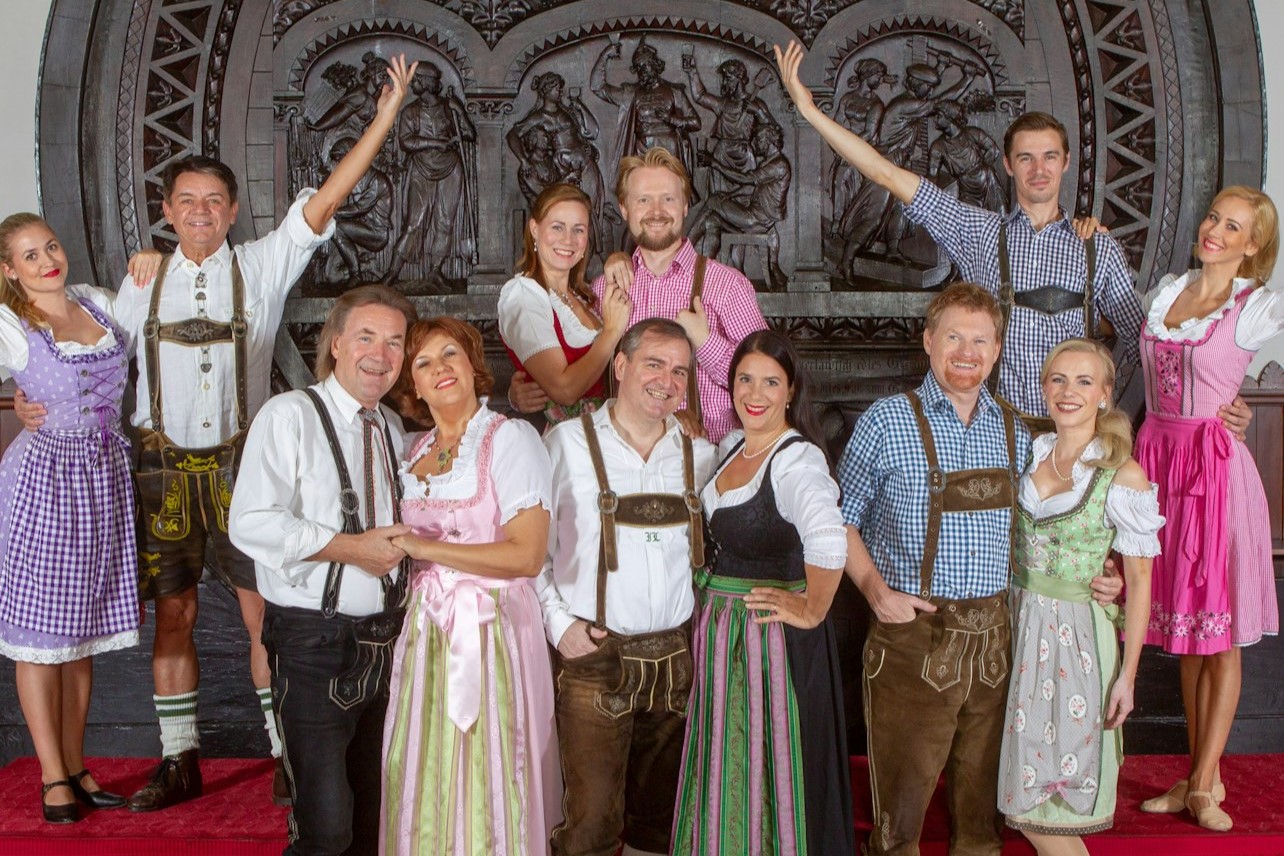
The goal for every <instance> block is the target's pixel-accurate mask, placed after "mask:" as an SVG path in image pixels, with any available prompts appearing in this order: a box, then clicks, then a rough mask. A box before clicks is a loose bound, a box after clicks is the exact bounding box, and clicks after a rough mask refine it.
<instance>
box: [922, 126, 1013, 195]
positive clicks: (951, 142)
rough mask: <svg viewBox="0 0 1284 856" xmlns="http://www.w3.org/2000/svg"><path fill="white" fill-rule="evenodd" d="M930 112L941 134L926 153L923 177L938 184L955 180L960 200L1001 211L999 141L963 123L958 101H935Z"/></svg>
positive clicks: (1000, 154)
mask: <svg viewBox="0 0 1284 856" xmlns="http://www.w3.org/2000/svg"><path fill="white" fill-rule="evenodd" d="M934 115H935V119H936V127H937V128H938V129H939V130H940V132H941V136H939V137H937V139H936V141H935V142H933V143H932V147H931V149H930V151H929V153H928V168H927V177H928V178H930V179H932V181H934V182H936V184H937V185H938V186H940V187H944V186H946V185H948V184H949V183H950V182H956V183H957V184H958V192H959V200H960V201H962V202H966V203H968V204H969V205H975V206H977V207H978V208H986V209H988V210H990V211H1000V212H1001V211H1003V210H1004V208H1005V207H1006V205H1005V202H1006V200H1005V199H1004V193H1003V187H1004V184H1005V182H1004V179H1003V172H1002V163H1003V151H1002V150H1001V149H1000V148H999V144H998V143H996V142H994V139H993V138H992V137H991V136H990V135H989V134H987V133H986V132H985V131H983V130H981V129H980V128H978V127H976V126H975V125H969V124H968V123H967V111H966V109H965V108H964V107H963V105H962V104H961V103H959V102H958V101H941V102H939V103H938V104H937V105H936V112H935V114H934Z"/></svg>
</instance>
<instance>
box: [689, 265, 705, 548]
mask: <svg viewBox="0 0 1284 856" xmlns="http://www.w3.org/2000/svg"><path fill="white" fill-rule="evenodd" d="M708 263H709V260H708V259H706V258H705V257H704V256H700V255H697V256H696V260H695V267H694V268H693V269H692V277H691V311H692V312H695V302H696V298H702V297H703V295H704V269H705V267H706V266H707V265H708ZM691 357H692V365H691V373H690V374H688V375H687V410H690V411H691V412H692V414H694V415H695V419H696V422H697V423H699V424H700V425H703V424H704V409H703V408H702V407H701V405H700V386H699V384H697V383H696V366H695V354H692V355H691ZM702 564H703V563H702Z"/></svg>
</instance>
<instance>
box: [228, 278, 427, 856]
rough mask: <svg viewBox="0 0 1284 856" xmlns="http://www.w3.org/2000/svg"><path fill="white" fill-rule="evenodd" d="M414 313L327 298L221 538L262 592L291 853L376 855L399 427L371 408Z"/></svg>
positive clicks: (351, 295)
mask: <svg viewBox="0 0 1284 856" xmlns="http://www.w3.org/2000/svg"><path fill="white" fill-rule="evenodd" d="M414 320H415V310H414V307H413V306H411V305H410V302H409V301H408V300H406V298H405V297H403V296H402V295H401V294H399V293H398V292H395V291H393V290H392V289H390V288H388V287H386V286H382V285H364V286H360V287H358V288H354V289H350V290H349V291H346V292H344V294H343V295H342V296H341V297H339V299H338V300H336V301H335V303H334V306H333V307H332V308H331V310H330V315H329V317H328V318H327V319H326V322H325V325H324V326H323V327H322V329H321V335H320V338H319V341H318V342H317V378H318V382H317V383H315V384H313V385H312V386H309V387H308V388H307V389H302V390H293V391H291V392H287V393H283V394H282V395H278V396H275V397H274V398H272V400H271V401H269V402H268V403H267V404H266V405H264V407H263V409H262V411H260V413H259V415H258V417H257V418H256V419H255V420H254V424H253V425H252V426H251V427H250V433H249V438H248V439H247V440H246V443H245V466H244V469H243V471H242V474H241V478H240V480H239V481H238V482H237V485H236V494H235V496H233V498H232V509H231V524H232V526H231V535H232V540H233V541H234V542H235V543H236V545H237V546H238V547H240V548H242V549H243V550H245V552H246V553H248V554H249V555H250V556H252V557H253V559H254V564H255V568H256V571H257V575H258V584H259V591H260V592H262V594H263V597H264V598H266V599H267V614H266V618H265V619H264V622H263V641H264V643H265V644H266V645H267V649H268V657H269V661H270V663H271V667H272V691H273V698H274V700H275V702H276V712H277V717H278V719H279V720H280V723H281V739H282V741H283V743H284V744H285V759H286V769H287V771H288V773H289V776H288V778H289V780H290V784H291V788H292V791H293V795H294V811H293V812H292V813H291V815H290V823H289V825H290V845H289V846H288V847H287V848H286V849H285V852H286V854H290V856H304V854H307V856H316V854H339V853H345V854H350V856H361V855H362V854H370V856H373V854H374V853H376V852H377V851H378V840H379V809H380V794H381V782H382V779H381V768H382V763H381V762H382V754H381V752H380V747H381V746H382V743H383V721H384V714H385V712H386V711H387V707H388V681H389V677H390V676H391V671H392V657H393V645H394V643H395V642H396V639H397V635H398V633H399V631H400V630H401V620H402V616H403V614H404V609H403V605H402V601H403V600H404V597H405V586H406V571H405V568H400V569H399V566H400V565H401V563H402V560H403V559H404V558H405V553H404V552H403V551H402V550H401V549H400V548H399V547H397V546H394V545H393V543H392V539H393V538H395V537H397V536H398V535H404V534H406V533H407V532H409V531H410V527H408V526H404V525H401V523H400V521H401V517H400V507H399V499H400V481H399V480H398V477H397V465H398V463H399V462H400V460H401V452H402V425H401V420H400V419H399V418H398V417H397V415H396V414H395V413H393V412H392V411H391V410H389V409H388V408H386V407H382V406H380V404H379V400H380V399H381V398H383V396H384V395H385V394H387V392H388V390H390V389H391V388H392V386H393V384H394V383H395V382H396V380H397V376H398V373H399V372H400V370H401V365H402V363H403V362H404V358H405V341H406V330H407V328H408V327H409V325H410V324H411V323H413V322H414Z"/></svg>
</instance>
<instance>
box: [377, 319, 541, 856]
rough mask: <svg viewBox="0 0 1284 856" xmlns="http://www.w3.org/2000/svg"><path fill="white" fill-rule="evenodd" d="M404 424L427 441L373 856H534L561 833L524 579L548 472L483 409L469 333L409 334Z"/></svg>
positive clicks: (526, 429)
mask: <svg viewBox="0 0 1284 856" xmlns="http://www.w3.org/2000/svg"><path fill="white" fill-rule="evenodd" d="M406 354H407V359H406V362H405V364H404V367H403V369H402V372H403V381H408V383H404V384H403V391H402V393H401V396H402V399H403V401H402V405H403V407H402V411H403V412H404V413H406V414H407V415H409V416H411V417H412V418H415V419H417V420H419V421H421V422H424V423H426V424H430V425H432V426H433V427H432V430H430V431H429V432H428V433H427V434H424V435H423V436H422V437H420V438H419V440H418V441H417V442H416V443H414V444H413V446H412V447H411V449H410V453H409V455H408V457H407V460H406V462H405V463H404V464H403V465H402V467H401V474H400V478H401V483H402V487H403V499H402V503H401V514H402V520H403V521H404V522H405V523H407V524H409V525H410V526H412V527H414V532H413V534H410V535H405V536H402V537H399V538H394V539H393V542H392V543H393V544H394V545H396V546H398V547H400V548H402V549H403V550H405V551H406V554H407V555H408V556H409V557H410V559H411V560H412V562H413V566H412V571H411V575H410V587H409V594H408V595H407V601H406V623H405V628H404V629H403V630H402V633H401V638H400V639H399V640H398V642H397V648H396V654H395V659H394V663H393V672H392V680H391V686H390V689H389V703H388V717H387V722H386V725H385V728H384V746H383V752H384V784H383V817H382V818H381V821H380V836H379V844H380V852H381V853H423V854H427V853H435V854H446V853H451V854H473V853H483V852H484V853H495V854H521V856H529V854H536V853H544V852H545V851H546V849H547V841H548V836H549V833H550V832H551V831H552V829H553V827H554V826H555V825H556V824H557V823H558V822H560V820H561V775H560V767H559V764H558V757H557V738H556V736H555V735H554V730H553V679H552V672H551V670H550V666H549V657H548V645H547V643H545V641H544V622H543V617H542V614H541V612H540V606H539V599H538V598H537V596H536V594H535V588H534V585H533V583H534V580H533V578H534V577H535V575H536V574H538V573H539V571H540V569H541V568H542V567H543V565H544V557H545V554H546V552H547V550H548V531H549V511H548V509H549V506H550V498H549V497H550V493H551V480H552V470H551V467H550V466H549V462H548V455H547V454H546V453H545V451H544V446H543V444H542V443H541V442H540V439H539V435H538V434H537V433H536V432H535V430H534V429H533V428H531V427H530V425H528V424H526V423H525V422H522V421H520V420H506V419H505V418H504V417H503V416H501V415H499V414H498V413H495V412H494V411H492V410H490V409H489V408H487V407H486V399H485V398H484V396H485V395H486V393H488V392H490V390H491V387H492V386H493V385H494V378H493V377H492V376H491V374H490V372H489V371H488V370H487V368H486V361H485V356H484V355H483V353H482V339H481V334H480V333H478V332H477V330H476V329H475V328H474V327H472V326H471V325H470V324H468V323H466V322H464V321H460V320H458V319H455V318H448V317H438V318H430V319H428V320H427V321H420V322H418V323H416V324H414V325H413V326H412V327H411V328H410V331H409V333H408V335H407V339H406Z"/></svg>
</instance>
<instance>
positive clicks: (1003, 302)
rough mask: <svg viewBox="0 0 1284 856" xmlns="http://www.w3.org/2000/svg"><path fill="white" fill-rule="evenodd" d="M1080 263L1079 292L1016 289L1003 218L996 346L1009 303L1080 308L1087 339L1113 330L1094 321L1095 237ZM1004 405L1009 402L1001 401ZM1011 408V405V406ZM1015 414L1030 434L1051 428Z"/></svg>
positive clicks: (1049, 311) (1047, 309)
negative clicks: (1083, 269)
mask: <svg viewBox="0 0 1284 856" xmlns="http://www.w3.org/2000/svg"><path fill="white" fill-rule="evenodd" d="M1083 254H1084V263H1085V266H1086V268H1087V275H1086V277H1085V278H1084V283H1083V293H1082V294H1080V293H1079V292H1077V291H1072V290H1070V289H1068V288H1061V287H1060V286H1057V285H1045V286H1042V287H1040V288H1031V289H1025V290H1023V291H1017V290H1016V289H1015V288H1014V286H1013V285H1012V259H1011V256H1010V255H1009V253H1008V224H1007V221H1006V220H1005V221H1004V222H1003V224H1002V225H1001V226H999V309H1000V310H1001V311H1002V313H1003V335H1002V337H1001V341H1000V343H999V344H1000V345H1005V346H1006V344H1007V337H1008V328H1009V326H1010V325H1011V323H1012V308H1013V306H1022V307H1025V308H1026V309H1033V310H1034V311H1036V312H1042V313H1043V314H1044V315H1059V314H1060V313H1062V312H1070V311H1071V310H1074V309H1082V310H1083V335H1084V336H1086V337H1087V338H1089V339H1095V338H1097V332H1098V327H1100V329H1101V333H1102V335H1103V336H1108V335H1110V334H1111V333H1112V332H1113V330H1112V329H1111V327H1110V322H1109V321H1106V320H1104V319H1102V320H1101V321H1100V322H1098V320H1097V297H1096V292H1097V240H1096V236H1092V237H1090V238H1088V240H1086V241H1084V244H1083ZM989 383H990V391H991V392H992V393H995V394H996V397H997V393H998V388H999V372H998V369H995V370H994V371H993V372H992V373H991V375H990V381H989ZM1003 404H1004V405H1006V406H1008V407H1011V406H1012V405H1010V404H1008V402H1006V401H1004V402H1003ZM1013 409H1014V410H1015V408H1013ZM1017 413H1018V414H1019V415H1020V416H1021V419H1022V421H1023V422H1025V424H1026V426H1027V427H1028V428H1029V429H1030V431H1031V433H1033V434H1047V433H1049V432H1050V431H1052V430H1053V426H1052V420H1051V419H1048V418H1046V417H1043V416H1034V415H1033V414H1029V413H1021V412H1020V411H1019V410H1018V411H1017Z"/></svg>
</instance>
